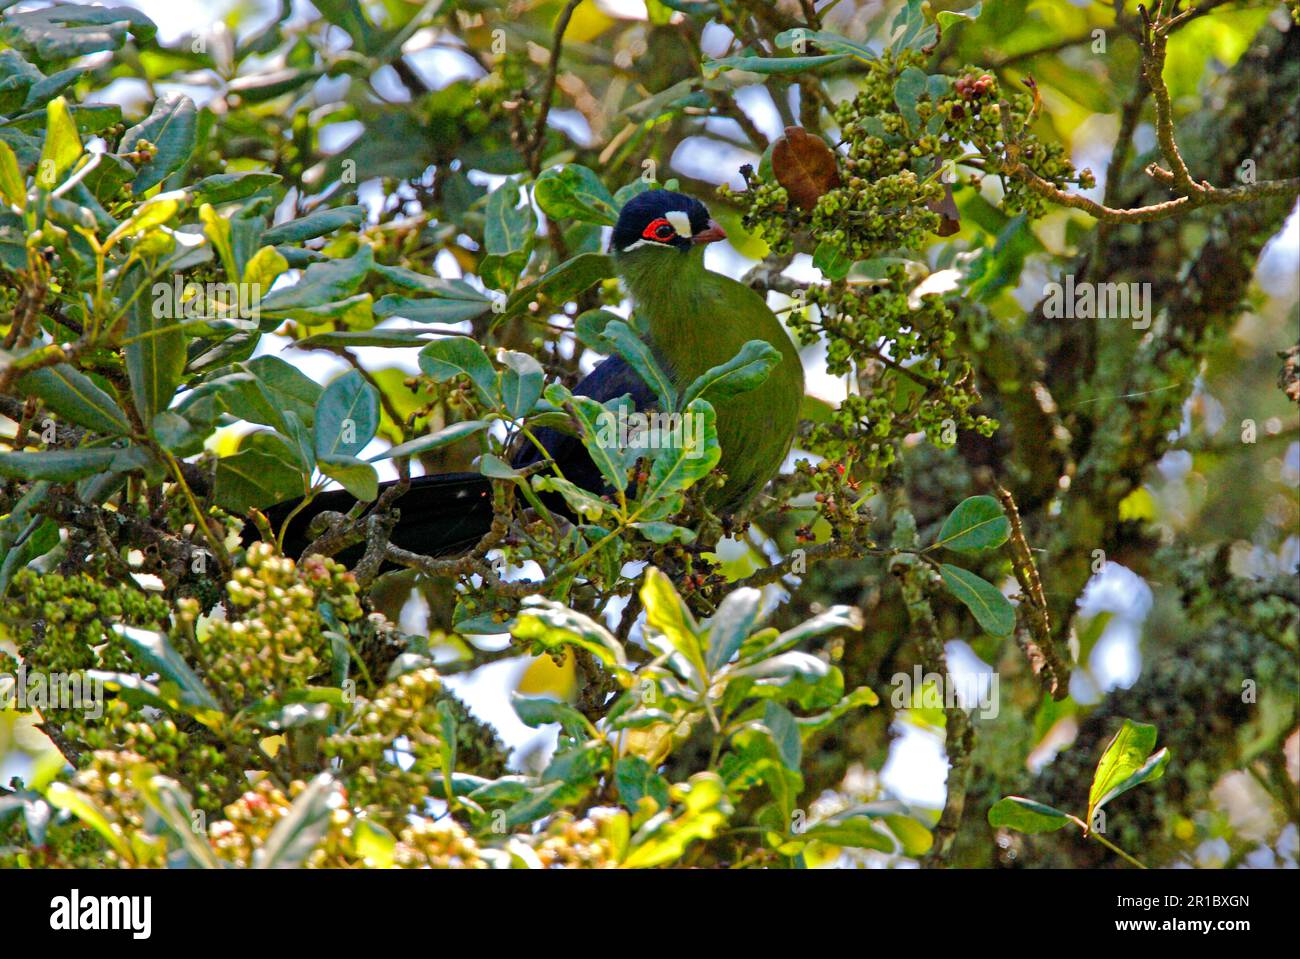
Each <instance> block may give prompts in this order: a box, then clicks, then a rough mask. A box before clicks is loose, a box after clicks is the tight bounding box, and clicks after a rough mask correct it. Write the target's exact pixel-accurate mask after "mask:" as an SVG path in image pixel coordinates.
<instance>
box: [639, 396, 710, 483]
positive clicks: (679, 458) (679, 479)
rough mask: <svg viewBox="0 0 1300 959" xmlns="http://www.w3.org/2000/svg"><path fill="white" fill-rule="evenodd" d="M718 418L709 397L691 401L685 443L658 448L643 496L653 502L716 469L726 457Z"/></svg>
mask: <svg viewBox="0 0 1300 959" xmlns="http://www.w3.org/2000/svg"><path fill="white" fill-rule="evenodd" d="M716 420H717V415H716V414H715V413H714V411H713V407H712V406H710V405H709V403H708V401H707V400H700V399H695V400H691V402H690V405H689V406H687V407H686V409H685V410H684V411H683V412H682V422H683V424H684V428H683V429H682V431H681V435H682V444H681V445H680V446H678V445H675V444H674V445H673V446H671V447H668V448H665V449H661V450H659V451H658V453H657V454H656V456H655V458H654V462H653V463H652V464H651V466H650V480H649V482H648V483H647V484H646V486H645V492H644V493H643V496H642V498H643V499H645V500H646V501H653V500H659V499H664V498H666V497H668V496H671V495H673V494H674V493H680V492H682V491H684V490H686V489H689V488H690V487H691V486H693V485H694V484H695V483H697V482H699V481H700V480H701V479H703V478H704V477H705V476H708V475H709V473H711V472H713V469H714V467H716V466H717V465H718V460H720V459H721V458H722V448H721V447H720V446H719V445H718V430H717V426H716Z"/></svg>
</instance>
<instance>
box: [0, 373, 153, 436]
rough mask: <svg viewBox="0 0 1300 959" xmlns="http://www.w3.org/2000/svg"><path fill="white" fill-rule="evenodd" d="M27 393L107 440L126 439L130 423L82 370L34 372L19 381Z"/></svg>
mask: <svg viewBox="0 0 1300 959" xmlns="http://www.w3.org/2000/svg"><path fill="white" fill-rule="evenodd" d="M16 386H17V387H18V389H20V390H22V391H23V392H24V393H27V394H30V395H32V396H37V397H40V399H41V401H42V402H44V403H45V405H46V407H47V408H48V409H50V410H51V411H52V412H53V413H54V414H55V415H56V416H59V417H60V418H62V419H65V420H67V421H68V422H70V423H76V424H77V425H78V426H84V427H85V428H86V429H88V430H93V431H94V432H96V433H103V434H105V435H107V436H126V435H128V434H130V432H131V423H130V421H129V420H127V418H126V414H125V413H124V412H122V409H121V408H120V407H119V406H118V405H117V402H116V401H115V400H114V399H113V397H111V396H109V395H108V394H107V393H105V392H104V391H103V390H101V389H100V388H99V387H98V386H96V385H95V384H94V382H93V381H92V380H91V379H90V377H88V376H86V375H85V374H84V373H82V372H81V371H80V370H78V369H76V368H75V367H73V366H71V365H69V364H67V363H60V364H58V365H57V366H46V367H42V368H41V369H39V370H33V371H32V372H30V373H28V374H26V375H25V376H23V377H22V378H21V379H19V380H18V382H17V384H16Z"/></svg>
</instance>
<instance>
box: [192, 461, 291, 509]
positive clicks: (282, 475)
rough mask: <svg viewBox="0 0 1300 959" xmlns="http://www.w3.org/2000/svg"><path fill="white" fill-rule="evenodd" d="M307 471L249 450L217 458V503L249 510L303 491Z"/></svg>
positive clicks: (273, 503) (279, 501)
mask: <svg viewBox="0 0 1300 959" xmlns="http://www.w3.org/2000/svg"><path fill="white" fill-rule="evenodd" d="M303 491H304V490H303V474H302V473H301V472H300V471H299V470H298V469H297V468H295V467H294V466H292V465H291V464H290V463H287V462H285V461H284V460H282V459H280V458H279V457H278V456H271V455H270V454H267V453H263V452H261V451H260V450H256V449H248V450H243V451H241V452H239V453H236V454H235V455H234V456H223V457H221V459H219V460H217V475H216V483H215V492H214V495H215V496H216V500H217V505H219V506H220V507H221V508H222V509H224V510H227V511H229V512H231V513H235V514H241V513H247V512H248V511H249V510H251V509H262V508H264V507H267V506H274V505H275V504H276V503H283V502H284V501H285V500H287V499H292V498H293V497H295V496H301V495H302V494H303Z"/></svg>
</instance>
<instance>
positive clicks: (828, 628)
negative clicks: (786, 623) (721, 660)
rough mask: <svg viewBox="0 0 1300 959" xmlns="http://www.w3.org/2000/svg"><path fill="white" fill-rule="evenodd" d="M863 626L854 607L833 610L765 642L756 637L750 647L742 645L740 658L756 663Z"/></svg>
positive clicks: (758, 636)
mask: <svg viewBox="0 0 1300 959" xmlns="http://www.w3.org/2000/svg"><path fill="white" fill-rule="evenodd" d="M862 626H863V621H862V611H861V610H859V609H858V608H857V607H856V606H832V607H831V608H830V609H828V610H826V611H825V612H824V613H818V614H817V615H816V616H814V617H812V619H808V620H805V621H804V622H802V623H800V624H799V625H798V626H795V627H793V628H791V629H787V630H786V631H785V632H784V633H781V634H780V635H778V636H776V637H775V638H773V639H767V640H764V639H763V638H762V634H756V635H755V636H754V637H753V641H752V643H745V644H744V645H743V646H742V647H741V657H742V659H743V660H744V661H745V662H746V663H751V662H756V661H758V660H761V659H766V658H767V657H769V656H775V655H776V654H777V653H781V652H784V651H785V650H787V649H791V648H793V647H794V646H797V645H798V644H799V643H802V642H804V641H806V640H809V639H816V638H817V637H818V636H824V635H826V634H827V633H830V632H834V631H835V630H837V629H853V630H860V629H862ZM773 632H776V631H775V630H771V631H769V632H768V635H769V636H770V635H771V633H773Z"/></svg>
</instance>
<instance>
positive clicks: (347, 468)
mask: <svg viewBox="0 0 1300 959" xmlns="http://www.w3.org/2000/svg"><path fill="white" fill-rule="evenodd" d="M316 465H317V466H319V467H320V471H321V472H322V473H324V474H325V475H326V476H328V477H329V478H330V479H333V480H337V481H338V482H339V484H340V485H342V487H343V488H344V489H345V490H347V491H348V492H349V493H351V494H352V495H353V496H355V497H356V498H357V499H359V500H362V501H363V502H366V503H369V502H370V501H371V500H373V499H374V498H375V497H376V496H378V495H379V474H378V473H376V472H375V468H374V467H373V466H371V465H370V464H369V463H366V462H363V461H361V460H359V459H357V458H356V457H353V456H340V455H339V454H337V453H326V454H320V455H318V456H317V457H316Z"/></svg>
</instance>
